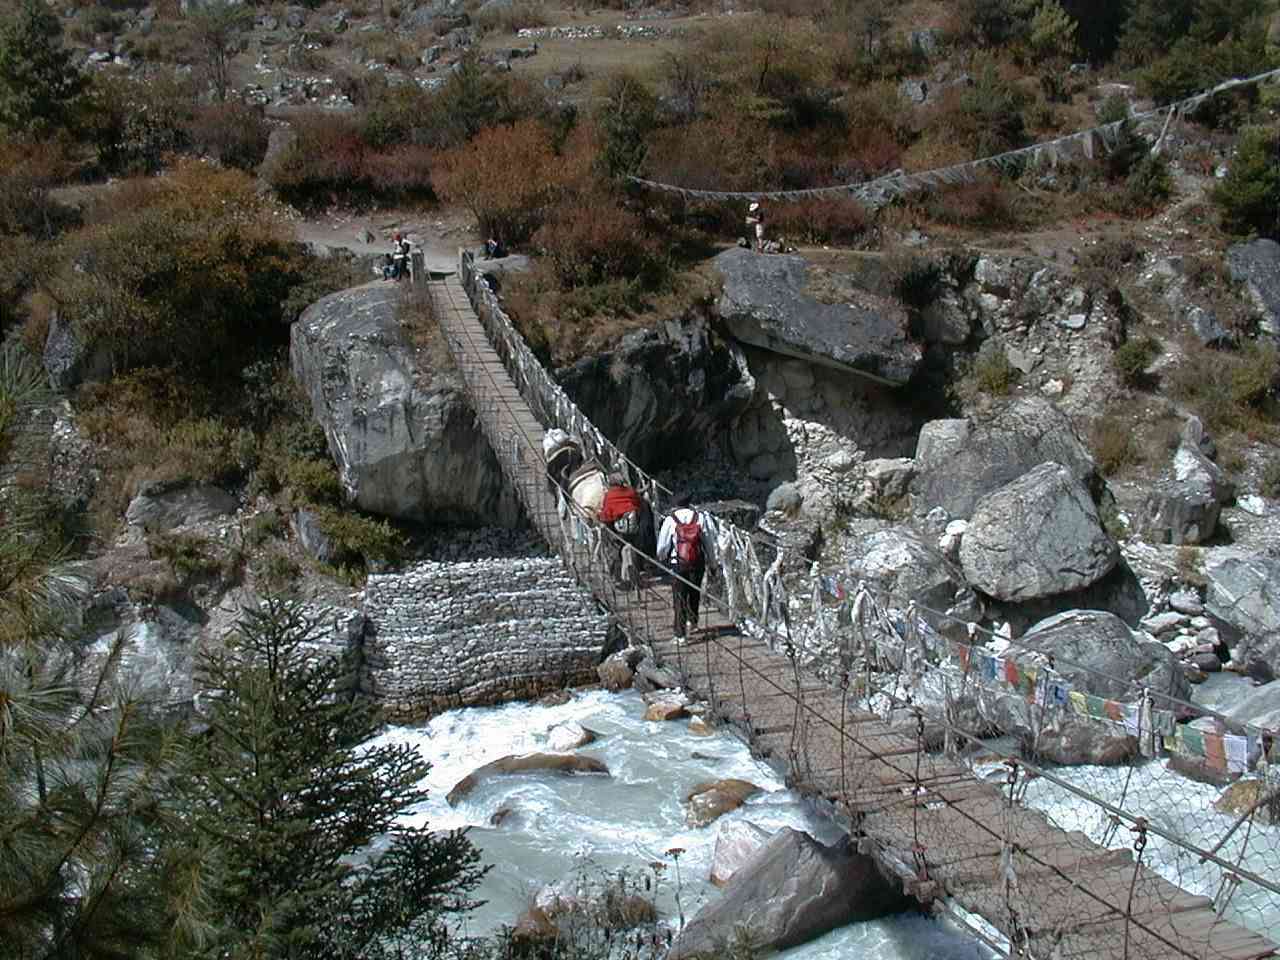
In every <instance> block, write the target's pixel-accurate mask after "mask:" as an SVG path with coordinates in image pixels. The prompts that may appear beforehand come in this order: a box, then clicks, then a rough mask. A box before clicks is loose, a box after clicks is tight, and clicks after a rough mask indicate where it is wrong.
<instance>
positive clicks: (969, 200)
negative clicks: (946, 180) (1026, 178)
mask: <svg viewBox="0 0 1280 960" xmlns="http://www.w3.org/2000/svg"><path fill="white" fill-rule="evenodd" d="M1013 189H1014V188H1013V187H1012V186H1011V185H1009V184H1007V183H1004V182H1002V181H1000V180H997V179H991V180H982V181H979V182H977V183H970V184H965V185H963V186H957V187H949V188H948V189H946V190H938V191H934V192H932V193H929V194H927V195H926V197H925V199H924V208H925V211H926V213H927V214H928V215H929V217H930V219H933V220H937V221H938V222H939V223H945V224H949V225H951V226H964V227H983V228H987V229H997V230H998V229H1006V228H1011V227H1017V226H1018V225H1019V224H1020V223H1021V222H1022V218H1021V217H1020V215H1019V213H1018V209H1017V205H1016V203H1015V202H1014V197H1013V193H1012V191H1013Z"/></svg>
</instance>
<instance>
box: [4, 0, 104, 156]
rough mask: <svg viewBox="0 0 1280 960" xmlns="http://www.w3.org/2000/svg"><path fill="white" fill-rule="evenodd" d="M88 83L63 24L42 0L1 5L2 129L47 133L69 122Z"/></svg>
mask: <svg viewBox="0 0 1280 960" xmlns="http://www.w3.org/2000/svg"><path fill="white" fill-rule="evenodd" d="M6 7H7V8H8V9H6ZM85 84H86V80H85V78H84V76H83V75H82V74H81V73H80V72H79V71H78V70H77V69H76V68H75V66H74V65H73V64H72V63H71V52H70V51H69V50H67V49H66V48H65V47H64V46H63V45H62V24H61V23H60V22H59V20H58V18H57V17H56V16H55V15H54V14H53V12H52V11H50V9H49V7H48V6H47V5H46V4H45V3H44V2H43V0H19V2H18V3H16V4H15V3H6V4H4V5H0V125H3V126H5V127H7V128H8V129H9V130H11V131H13V132H15V133H19V134H26V135H34V136H41V135H44V134H47V133H49V132H51V131H53V130H55V129H57V128H58V127H60V126H62V125H63V124H65V123H66V121H67V117H68V114H69V111H70V107H71V104H72V103H73V102H74V101H75V99H76V98H77V97H78V96H79V95H80V93H81V92H82V91H83V90H84V88H85Z"/></svg>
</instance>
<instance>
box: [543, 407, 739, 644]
mask: <svg viewBox="0 0 1280 960" xmlns="http://www.w3.org/2000/svg"><path fill="white" fill-rule="evenodd" d="M543 456H544V459H545V460H546V464H547V478H548V483H549V484H550V485H551V486H552V488H553V489H556V488H558V489H559V490H560V491H561V492H563V494H564V496H565V497H566V498H567V499H568V500H571V501H572V502H573V503H575V504H577V506H578V507H579V508H580V509H581V510H582V511H583V512H584V513H585V514H587V516H589V517H592V518H594V519H595V520H597V521H598V522H599V523H601V524H602V525H603V526H605V527H606V528H608V529H609V530H610V531H612V532H613V533H614V534H615V535H616V536H615V537H606V538H605V541H604V542H605V549H606V556H607V558H608V565H609V573H610V575H611V576H612V577H613V578H614V580H615V582H617V583H619V584H620V585H623V586H626V587H628V588H632V587H638V586H639V582H640V574H641V571H642V569H643V568H644V567H646V566H648V565H649V563H650V561H649V559H648V558H653V559H654V560H656V561H657V562H658V564H660V565H661V569H660V571H659V572H660V573H661V574H663V575H666V576H670V577H671V592H672V610H673V623H672V633H673V635H674V640H675V641H676V642H677V643H681V642H683V641H684V640H685V639H686V638H688V637H689V635H690V633H691V632H692V631H693V630H695V629H697V626H698V615H699V606H700V604H699V601H700V600H701V597H702V593H701V588H702V580H703V577H704V576H705V574H706V570H707V557H708V556H710V555H712V551H713V550H714V545H715V542H716V527H715V521H714V520H713V518H712V517H711V515H710V514H708V513H707V512H705V511H703V510H698V509H695V508H694V507H693V506H692V505H691V503H690V498H689V497H688V496H687V495H681V496H678V497H676V498H675V502H674V505H673V509H672V511H671V513H669V514H668V515H667V516H666V517H664V518H663V521H662V527H661V530H660V532H658V533H657V535H656V537H655V533H654V531H655V523H654V517H653V509H652V507H651V506H650V505H649V503H648V501H647V500H645V498H644V496H643V495H642V494H641V493H640V491H638V490H636V489H635V487H633V486H631V485H630V484H629V483H627V481H626V478H625V477H624V476H623V475H622V474H621V473H617V472H615V473H609V474H606V473H605V471H604V470H603V469H602V468H601V467H600V465H599V464H598V463H596V462H595V461H594V460H585V459H584V458H583V455H582V450H581V448H580V447H579V446H578V444H577V443H575V442H574V441H573V440H572V439H571V438H570V437H569V436H568V434H566V433H565V432H564V431H562V430H558V429H552V430H548V431H547V433H546V435H545V436H544V437H543Z"/></svg>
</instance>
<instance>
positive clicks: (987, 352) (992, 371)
mask: <svg viewBox="0 0 1280 960" xmlns="http://www.w3.org/2000/svg"><path fill="white" fill-rule="evenodd" d="M1021 376H1022V375H1021V373H1020V372H1019V371H1018V369H1017V368H1016V367H1015V366H1014V365H1013V364H1012V363H1010V362H1009V358H1008V356H1007V355H1006V354H1005V352H1004V349H1003V348H1002V347H1001V346H1000V345H999V344H997V343H996V342H995V341H992V340H988V341H987V342H986V343H984V344H983V345H982V347H981V349H979V351H978V353H977V354H976V355H974V356H973V357H971V358H969V359H968V360H960V361H957V364H956V376H955V378H954V380H953V381H952V383H951V385H950V387H949V388H948V392H949V393H950V395H951V397H952V399H953V400H955V401H956V402H958V403H960V404H961V405H962V406H964V405H970V404H973V403H976V402H977V401H978V400H979V398H980V397H981V396H982V395H984V394H985V395H987V396H991V397H1003V396H1007V395H1008V394H1009V393H1010V392H1011V391H1012V390H1013V388H1014V386H1015V385H1016V384H1017V382H1018V380H1019V379H1020V377H1021Z"/></svg>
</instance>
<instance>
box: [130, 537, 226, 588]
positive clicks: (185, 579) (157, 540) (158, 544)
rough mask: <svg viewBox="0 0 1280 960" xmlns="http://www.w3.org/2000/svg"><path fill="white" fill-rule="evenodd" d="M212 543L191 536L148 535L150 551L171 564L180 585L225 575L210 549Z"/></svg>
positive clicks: (152, 554)
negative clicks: (222, 573)
mask: <svg viewBox="0 0 1280 960" xmlns="http://www.w3.org/2000/svg"><path fill="white" fill-rule="evenodd" d="M209 546H210V545H209V542H208V541H207V540H206V539H205V538H204V537H200V536H196V535H194V534H189V533H172V532H166V533H152V534H148V535H147V552H148V553H149V554H150V555H151V557H153V558H154V559H157V560H163V561H164V562H165V563H167V564H168V565H169V569H170V570H171V571H172V573H173V575H174V577H175V578H176V579H177V580H178V581H179V582H180V583H189V582H190V581H192V580H194V579H196V578H198V577H206V576H210V575H215V574H219V573H221V572H222V564H221V563H220V562H219V561H218V560H217V559H216V558H215V557H214V556H213V554H212V552H211V551H210V550H209Z"/></svg>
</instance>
